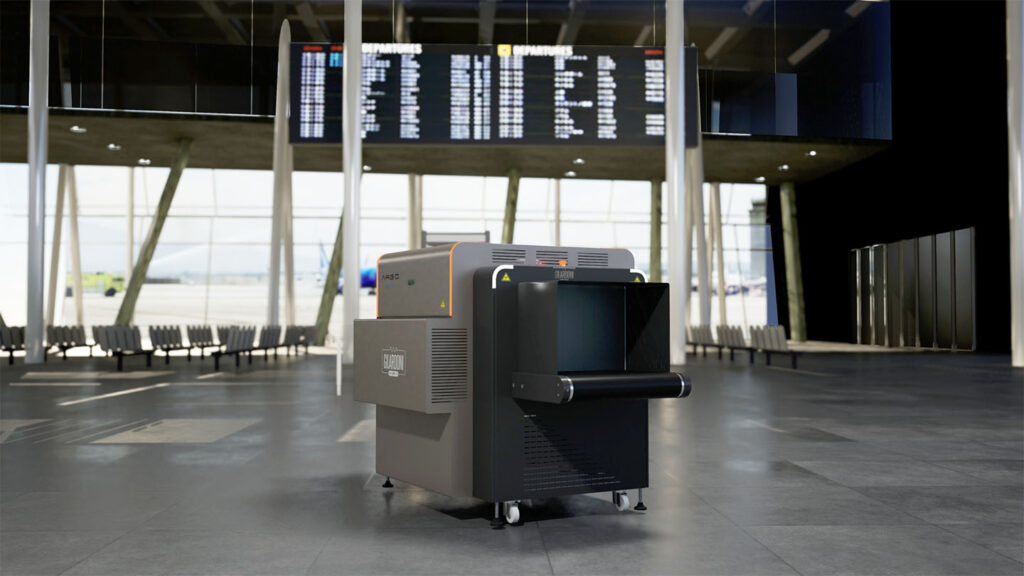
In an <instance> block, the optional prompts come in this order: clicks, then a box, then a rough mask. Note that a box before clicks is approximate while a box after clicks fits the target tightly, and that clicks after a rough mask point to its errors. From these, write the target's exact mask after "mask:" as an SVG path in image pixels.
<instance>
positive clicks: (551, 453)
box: [523, 417, 619, 492]
mask: <svg viewBox="0 0 1024 576" xmlns="http://www.w3.org/2000/svg"><path fill="white" fill-rule="evenodd" d="M523 456H524V461H525V466H524V467H523V489H524V490H525V491H526V492H538V491H544V490H557V489H561V488H588V487H595V486H603V485H608V484H617V483H618V482H619V479H618V478H616V477H615V476H614V475H612V474H610V473H609V472H608V471H607V470H605V469H604V467H603V466H602V465H601V464H600V463H599V462H597V461H596V460H595V459H594V458H592V457H591V456H590V455H589V454H588V453H587V452H586V450H584V449H583V448H582V447H580V446H578V445H576V444H575V443H573V442H572V441H571V440H569V439H568V438H566V436H565V435H564V434H562V433H560V432H559V431H558V430H556V429H554V428H553V427H551V426H548V425H545V424H544V423H543V422H541V421H540V419H539V418H537V417H533V418H523Z"/></svg>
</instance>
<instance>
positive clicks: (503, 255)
mask: <svg viewBox="0 0 1024 576" xmlns="http://www.w3.org/2000/svg"><path fill="white" fill-rule="evenodd" d="M523 265H527V266H551V267H553V268H559V269H564V270H565V274H567V275H569V274H571V273H572V270H573V269H575V268H615V269H620V270H622V269H625V270H630V269H632V268H633V266H634V261H633V255H632V254H631V253H630V252H629V251H628V250H621V249H588V248H567V247H542V246H522V245H503V244H485V243H475V242H461V243H458V244H453V245H450V246H438V247H434V248H426V249H423V250H416V251H408V252H397V253H394V254H386V255H384V256H382V257H381V258H380V260H378V262H377V279H378V280H377V319H376V320H358V321H356V326H355V378H356V383H355V398H356V400H359V401H362V402H370V403H374V404H377V406H378V408H377V472H378V473H380V474H384V475H388V476H391V477H394V478H396V479H400V480H403V481H406V482H409V483H412V484H416V485H418V486H423V487H425V488H429V489H431V490H435V491H437V492H441V493H443V494H448V495H450V496H471V495H472V492H473V409H472V400H473V399H472V395H473V394H472V390H473V386H472V374H473V365H472V364H473V350H472V343H473V335H472V328H473V275H474V273H475V272H476V271H477V270H478V269H480V268H483V267H485V266H490V267H495V266H507V267H509V268H511V267H514V266H523ZM496 280H497V279H496ZM385 354H390V355H389V356H388V357H386V358H385V356H384V355H385ZM399 358H400V360H399ZM402 369H404V374H402V373H401V372H402ZM391 371H395V372H396V375H394V376H392V375H391V374H389V372H391ZM463 374H464V376H463Z"/></svg>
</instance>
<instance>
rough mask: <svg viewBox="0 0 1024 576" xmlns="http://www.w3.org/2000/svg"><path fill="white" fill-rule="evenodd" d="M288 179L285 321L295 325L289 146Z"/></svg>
mask: <svg viewBox="0 0 1024 576" xmlns="http://www.w3.org/2000/svg"><path fill="white" fill-rule="evenodd" d="M286 156H287V159H288V169H287V174H288V177H287V178H285V186H284V190H282V194H281V236H282V243H283V244H284V321H285V324H287V325H288V326H294V325H295V234H294V227H293V225H292V224H293V222H294V220H293V218H292V178H291V176H292V167H293V166H294V160H293V158H292V147H291V144H289V145H288V153H287V154H286Z"/></svg>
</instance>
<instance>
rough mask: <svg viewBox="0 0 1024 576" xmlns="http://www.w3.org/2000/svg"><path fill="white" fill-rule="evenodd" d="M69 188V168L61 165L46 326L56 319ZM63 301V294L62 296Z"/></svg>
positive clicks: (54, 222) (58, 177)
mask: <svg viewBox="0 0 1024 576" xmlns="http://www.w3.org/2000/svg"><path fill="white" fill-rule="evenodd" d="M66 186H67V166H66V165H64V164H61V165H60V171H59V172H58V173H57V208H56V211H55V212H54V213H53V243H52V244H51V245H50V289H49V292H47V299H46V318H45V320H44V324H45V325H47V326H50V325H52V324H53V323H54V318H56V315H55V314H56V308H57V277H58V276H59V275H60V247H61V246H60V244H61V238H60V235H61V220H62V219H63V217H64V194H65V188H66ZM61 296H62V299H63V294H62V295H61Z"/></svg>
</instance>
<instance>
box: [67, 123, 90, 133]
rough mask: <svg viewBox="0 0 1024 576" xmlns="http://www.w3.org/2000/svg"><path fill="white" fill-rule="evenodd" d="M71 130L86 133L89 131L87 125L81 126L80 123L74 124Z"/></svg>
mask: <svg viewBox="0 0 1024 576" xmlns="http://www.w3.org/2000/svg"><path fill="white" fill-rule="evenodd" d="M70 130H71V132H73V133H75V134H85V133H86V132H88V131H89V130H88V129H87V128H86V127H85V126H79V125H78V124H75V125H74V126H72V127H71V128H70Z"/></svg>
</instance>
